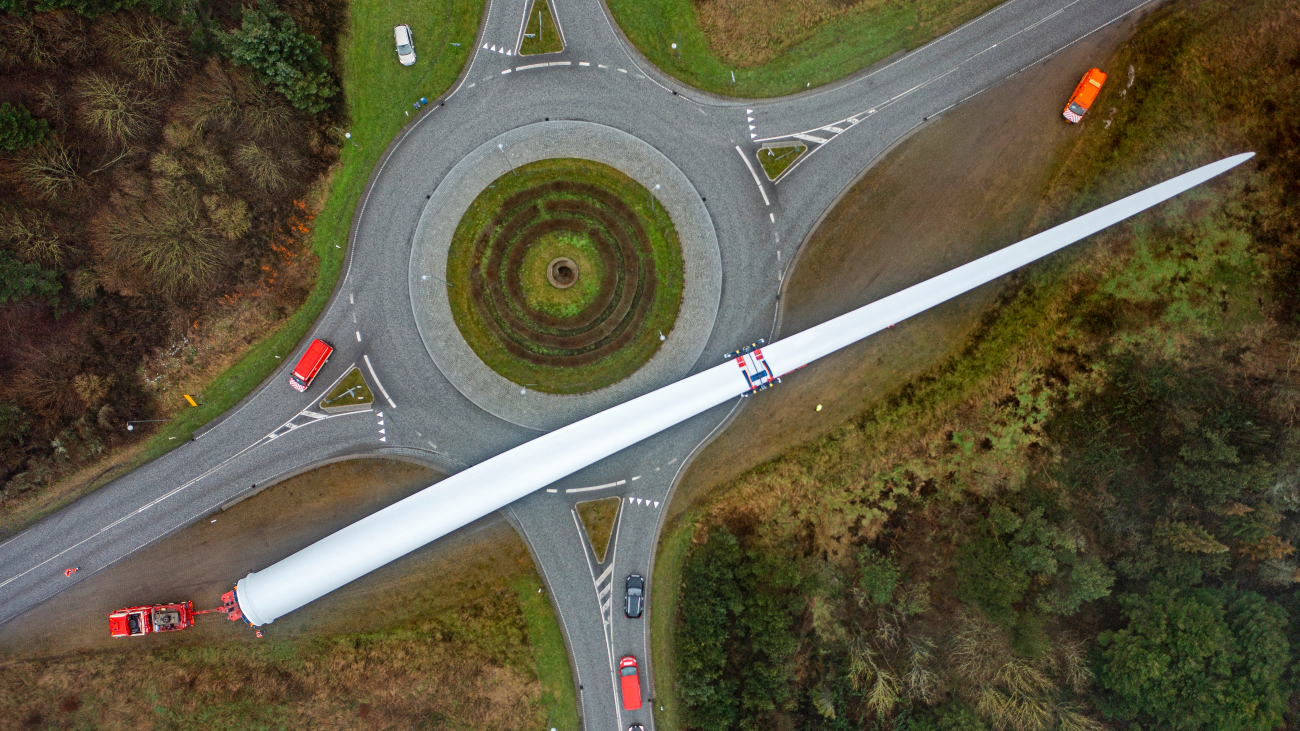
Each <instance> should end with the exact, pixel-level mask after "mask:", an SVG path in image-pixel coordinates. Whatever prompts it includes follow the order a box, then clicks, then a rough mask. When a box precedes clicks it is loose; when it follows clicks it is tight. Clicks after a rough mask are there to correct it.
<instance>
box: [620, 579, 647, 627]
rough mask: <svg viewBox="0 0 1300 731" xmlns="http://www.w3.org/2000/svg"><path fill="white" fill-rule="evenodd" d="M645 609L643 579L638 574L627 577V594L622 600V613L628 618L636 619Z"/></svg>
mask: <svg viewBox="0 0 1300 731" xmlns="http://www.w3.org/2000/svg"><path fill="white" fill-rule="evenodd" d="M643 609H645V579H643V578H641V577H640V576H639V575H638V574H632V575H631V576H629V577H627V595H626V596H625V597H624V600H623V614H624V615H625V616H626V617H627V618H628V619H637V618H638V617H640V616H641V610H643Z"/></svg>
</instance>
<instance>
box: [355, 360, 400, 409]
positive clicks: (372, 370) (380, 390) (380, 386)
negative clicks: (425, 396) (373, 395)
mask: <svg viewBox="0 0 1300 731" xmlns="http://www.w3.org/2000/svg"><path fill="white" fill-rule="evenodd" d="M361 357H362V358H363V359H364V360H365V361H366V368H367V369H368V370H369V371H370V377H371V378H373V379H375V385H376V386H379V392H380V393H382V394H384V400H385V401H387V402H388V405H389V406H391V407H393V408H394V409H395V408H397V404H395V403H393V400H392V399H391V398H389V397H388V390H387V389H385V388H384V384H382V383H380V382H379V376H378V375H376V374H375V367H374V366H372V365H370V356H368V355H363V356H361ZM380 416H383V414H380Z"/></svg>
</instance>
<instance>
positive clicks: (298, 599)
mask: <svg viewBox="0 0 1300 731" xmlns="http://www.w3.org/2000/svg"><path fill="white" fill-rule="evenodd" d="M1253 156H1254V153H1253V152H1248V153H1244V154H1241V155H1235V156H1233V157H1229V158H1225V159H1223V160H1220V161H1218V162H1215V163H1211V164H1209V165H1206V166H1204V167H1201V168H1198V169H1196V170H1193V171H1192V172H1189V173H1185V174H1183V175H1179V176H1178V177H1176V178H1173V179H1172V180H1168V181H1165V182H1163V183H1160V184H1159V185H1156V186H1153V187H1151V188H1147V189H1146V190H1144V191H1141V192H1139V193H1135V194H1133V195H1131V196H1128V197H1127V198H1124V199H1122V200H1119V201H1116V202H1114V203H1111V204H1110V205H1107V206H1104V207H1102V208H1100V209H1098V210H1096V211H1093V212H1092V213H1088V214H1085V215H1083V216H1080V217H1079V218H1076V219H1074V220H1072V221H1068V222H1066V223H1063V224H1061V225H1059V226H1056V227H1055V228H1052V229H1050V230H1047V231H1044V232H1042V233H1040V234H1038V235H1036V236H1032V237H1030V238H1028V239H1025V240H1024V241H1021V242H1020V243H1018V244H1014V245H1012V246H1008V247H1007V248H1005V249H1001V250H999V251H996V252H994V253H992V254H989V255H988V256H985V257H982V258H980V259H976V260H975V261H973V262H971V263H969V264H966V265H964V266H960V267H958V268H956V269H953V270H952V271H949V272H946V273H944V274H940V275H939V276H937V277H935V278H933V279H929V280H927V281H924V282H922V283H920V284H917V285H915V286H912V287H909V288H907V289H905V290H903V291H901V292H898V293H896V294H892V295H890V296H888V297H885V298H883V299H880V300H877V301H876V302H873V303H871V304H869V305H866V306H865V307H861V308H859V309H856V310H854V311H852V312H849V313H848V314H845V315H841V316H839V317H837V318H835V319H833V320H829V321H827V322H824V323H822V324H821V325H817V326H815V327H812V328H810V329H808V330H805V331H803V332H801V333H797V334H795V335H792V336H791V337H788V338H785V339H783V340H779V341H777V342H775V343H773V344H772V345H769V346H768V347H766V348H764V349H763V353H764V356H765V357H766V359H767V362H768V364H769V366H770V367H771V370H772V372H773V373H775V374H776V375H784V374H786V373H789V372H790V371H792V370H795V369H796V368H799V367H801V366H803V365H805V364H807V363H811V362H812V361H814V360H817V359H818V358H821V357H822V356H825V355H828V354H830V353H833V352H835V351H836V350H839V349H840V348H843V347H845V346H847V345H850V344H852V343H854V342H857V341H858V340H861V339H862V338H865V337H867V336H869V335H872V334H874V333H877V332H879V331H881V330H884V329H885V328H887V327H889V326H890V325H893V324H895V323H897V322H901V321H902V320H905V319H907V318H909V317H911V316H913V315H916V314H918V313H921V312H924V311H925V310H927V309H929V308H931V307H934V306H935V305H937V304H939V303H941V302H944V301H947V300H949V299H952V298H953V297H956V296H958V295H960V294H962V293H964V292H967V291H969V290H971V289H974V288H975V287H978V286H980V285H982V284H985V283H987V282H990V281H992V280H994V279H996V278H997V277H1000V276H1002V275H1004V274H1007V273H1008V272H1011V271H1014V270H1015V269H1018V268H1019V267H1022V266H1024V265H1025V264H1028V263H1030V262H1032V261H1035V260H1037V259H1040V258H1042V257H1044V256H1047V255H1048V254H1051V253H1052V252H1055V251H1057V250H1059V249H1062V248H1064V247H1066V246H1069V245H1070V244H1072V243H1074V242H1076V241H1078V240H1080V239H1082V238H1085V237H1087V236H1090V235H1091V234H1094V233H1096V232H1098V231H1100V230H1102V229H1103V228H1106V227H1108V226H1111V225H1113V224H1116V223H1119V222H1120V221H1123V220H1124V219H1126V218H1129V217H1130V216H1133V215H1136V214H1138V213H1140V212H1142V211H1144V210H1146V209H1148V208H1150V207H1152V206H1154V205H1157V204H1159V203H1162V202H1164V201H1166V200H1168V199H1170V198H1172V197H1174V196H1176V195H1178V194H1179V193H1182V192H1184V191H1186V190H1189V189H1191V188H1193V187H1195V186H1197V185H1200V184H1201V183H1203V182H1205V181H1207V180H1209V179H1210V178H1213V177H1214V176H1216V175H1219V174H1221V173H1223V172H1226V171H1227V170H1230V169H1232V168H1234V167H1236V166H1237V165H1240V164H1241V163H1243V162H1245V161H1246V160H1249V159H1250V158H1251V157H1253ZM367 365H369V362H367ZM371 373H372V375H373V370H372V371H371ZM376 381H378V379H376ZM381 388H382V387H381ZM749 388H750V386H749V381H748V380H747V379H746V377H745V371H743V370H741V369H739V368H737V367H736V364H735V363H734V362H732V361H730V360H728V361H727V362H725V363H723V364H721V365H719V366H715V367H713V368H710V369H708V370H706V371H703V372H701V373H697V374H695V375H693V376H690V377H688V378H684V379H682V380H680V381H678V382H676V383H673V384H670V385H668V386H665V387H663V388H661V389H659V390H657V391H652V392H650V393H647V394H645V395H643V396H639V397H637V398H634V399H632V400H631V401H626V402H624V403H622V404H619V405H618V406H615V407H613V408H610V409H607V410H605V411H602V412H600V413H598V414H595V415H594V416H589V417H587V418H585V419H582V420H581V421H577V422H574V423H572V424H570V425H568V426H565V427H563V428H560V429H557V430H555V431H553V432H550V433H548V434H545V435H543V436H540V437H538V438H537V439H534V440H532V441H531V442H527V443H525V444H522V445H520V446H518V447H515V448H514V449H511V450H509V451H507V452H504V453H502V454H499V455H497V456H495V457H492V458H491V459H488V460H486V461H484V462H481V463H479V464H477V465H474V466H473V467H470V468H469V469H466V470H464V471H463V472H459V473H457V474H455V475H452V476H451V477H448V478H447V479H445V480H443V481H442V482H439V483H437V484H436V485H433V486H431V487H428V488H425V489H424V490H422V491H420V492H418V493H416V494H414V495H412V496H410V497H408V498H406V499H404V500H401V501H399V502H397V503H394V504H393V505H390V506H388V507H387V508H384V509H383V510H380V511H379V512H377V513H374V514H373V515H370V516H368V517H366V518H363V519H361V520H359V521H357V522H356V523H353V524H352V525H350V526H348V527H346V528H344V529H342V530H340V531H338V532H337V533H334V534H333V535H330V536H328V537H326V538H323V539H321V540H320V541H317V542H316V543H314V544H312V545H310V546H308V547H306V548H304V549H302V550H301V551H298V552H297V553H295V554H293V555H292V556H289V557H288V558H285V559H284V560H282V561H280V562H278V563H276V564H273V565H272V566H269V567H267V568H265V569H263V570H261V571H256V572H252V573H250V574H248V575H247V576H245V577H244V578H243V579H241V580H240V581H239V584H238V585H237V586H236V587H235V588H236V598H237V600H238V602H239V606H240V608H241V609H242V610H243V613H244V617H245V618H246V619H247V620H248V621H249V623H251V624H254V625H262V624H268V623H270V622H272V621H274V620H276V619H277V618H279V617H282V616H284V615H285V614H287V613H289V612H292V611H293V610H295V609H297V608H299V607H301V606H303V605H304V604H307V603H308V602H311V601H313V600H315V599H317V598H319V597H321V596H324V595H325V594H328V593H329V592H331V591H333V590H335V589H337V588H339V587H341V586H343V585H344V584H347V583H348V582H350V581H353V580H354V579H357V578H360V577H362V576H364V575H366V574H368V573H370V572H371V571H373V570H375V569H377V568H379V567H380V566H383V565H384V564H386V563H389V562H390V561H393V560H396V559H398V558H400V557H402V556H404V555H406V554H407V553H410V552H411V551H414V550H415V549H417V548H420V547H421V546H423V545H425V544H427V543H429V542H430V541H433V540H435V539H437V538H440V537H442V536H444V535H446V534H448V533H450V532H452V531H454V530H456V529H457V528H460V527H461V526H463V525H467V524H468V523H470V522H472V521H474V520H477V519H479V518H481V517H483V516H484V515H487V514H488V513H491V512H492V511H494V510H499V509H501V508H503V507H505V506H506V505H509V504H510V503H512V502H514V501H516V500H518V499H520V498H522V497H524V496H525V495H528V494H529V493H531V492H533V491H535V490H539V489H541V488H544V487H546V486H547V485H550V484H551V483H553V482H555V481H557V480H559V479H561V478H563V477H566V476H568V475H570V474H573V473H574V472H577V471H578V470H580V469H582V468H583V467H586V466H588V465H590V464H593V463H595V462H598V461H599V460H602V459H604V458H605V457H608V456H609V455H611V454H614V453H615V452H618V451H619V450H622V449H624V448H626V447H629V446H631V445H633V444H636V443H637V442H639V441H641V440H643V439H645V438H647V437H650V436H653V435H655V434H658V433H659V432H661V431H663V430H665V429H667V428H669V427H671V426H673V425H675V424H678V423H680V422H682V421H685V420H686V419H689V418H691V417H692V416H695V415H696V414H699V413H701V412H703V411H705V410H707V409H710V408H712V407H714V406H716V405H718V404H721V403H723V402H725V401H727V400H729V399H732V398H735V397H737V396H740V395H741V394H743V393H745V392H746V391H748V390H749Z"/></svg>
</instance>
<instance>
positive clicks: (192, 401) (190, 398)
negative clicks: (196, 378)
mask: <svg viewBox="0 0 1300 731" xmlns="http://www.w3.org/2000/svg"><path fill="white" fill-rule="evenodd" d="M181 395H182V396H184V397H185V400H186V401H189V402H190V406H198V404H197V403H196V402H195V401H194V397H193V396H191V395H189V394H188V393H186V394H181Z"/></svg>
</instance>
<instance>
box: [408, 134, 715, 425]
mask: <svg viewBox="0 0 1300 731" xmlns="http://www.w3.org/2000/svg"><path fill="white" fill-rule="evenodd" d="M721 271H722V263H721V256H720V253H719V248H718V241H717V236H716V234H715V232H714V229H713V223H712V221H711V219H710V218H709V214H708V211H707V209H706V208H705V206H704V201H703V199H702V198H701V197H700V196H699V194H698V193H697V192H696V191H695V189H694V187H693V186H692V185H691V184H690V181H688V180H687V179H686V176H685V175H684V174H683V173H682V172H681V170H679V169H678V168H677V166H676V165H674V164H673V163H672V162H671V161H670V160H669V159H668V158H667V157H666V156H665V155H664V154H663V153H661V152H660V151H658V150H656V149H655V148H653V147H651V146H650V145H648V144H646V143H645V142H643V141H641V140H639V139H637V138H636V137H633V136H632V135H629V134H627V133H625V132H622V131H620V130H617V129H614V128H612V127H607V126H604V125H598V124H592V123H588V122H571V121H565V122H542V123H538V124H533V125H528V126H525V127H521V128H518V129H515V130H511V131H510V132H507V133H505V134H503V135H501V136H499V137H497V138H495V139H492V140H489V141H488V142H486V143H484V144H483V145H481V146H480V147H479V148H478V149H476V150H474V151H473V152H472V153H470V154H469V155H467V156H466V157H465V158H464V159H462V160H461V161H460V162H459V163H458V164H457V165H456V166H455V167H453V168H452V170H451V171H450V172H449V173H448V174H447V176H446V177H445V178H444V179H443V180H442V182H441V183H440V184H439V185H438V187H437V189H436V190H435V191H434V193H433V194H432V195H431V196H430V198H429V201H428V203H427V204H426V207H425V210H424V212H423V214H422V216H421V218H420V222H419V225H418V226H417V228H416V233H415V237H414V241H413V247H412V253H411V264H410V292H411V303H412V310H413V312H414V315H415V320H416V325H417V327H418V328H419V332H420V335H421V338H422V340H423V342H424V345H425V347H426V349H427V350H428V352H429V355H430V357H431V358H432V359H433V361H434V363H435V364H436V365H437V366H438V368H439V370H440V371H441V372H442V373H443V374H444V375H445V376H446V377H447V379H448V381H449V382H451V384H452V385H454V386H455V387H456V388H457V389H458V390H459V391H460V392H461V393H462V394H463V395H464V396H465V397H466V398H468V399H469V400H470V401H472V402H473V403H474V404H476V405H477V406H479V407H480V408H482V409H484V410H485V411H487V412H488V413H491V414H493V415H494V416H497V417H499V418H501V419H505V420H507V421H510V422H512V423H514V424H518V425H521V426H525V427H529V428H533V429H538V430H550V429H555V428H557V427H559V426H562V425H564V424H567V423H569V422H572V421H574V420H576V419H579V418H582V417H585V416H589V415H591V414H594V413H596V412H599V411H601V410H603V409H606V408H609V407H611V406H614V405H615V404H618V403H621V402H623V401H626V400H628V399H630V398H633V397H635V396H638V395H640V394H642V393H646V392H648V391H651V390H653V389H655V388H658V387H660V386H664V385H666V384H668V383H671V382H673V381H675V380H678V379H680V378H682V377H683V376H685V375H687V374H688V373H689V372H690V370H691V367H692V366H693V365H694V364H695V363H696V361H697V360H698V359H699V357H700V355H701V353H702V352H703V350H704V346H705V343H706V341H707V340H708V336H709V333H710V332H711V331H712V328H713V323H714V320H715V318H716V316H717V311H718V305H719V301H720V299H721V294H722V274H721Z"/></svg>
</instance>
